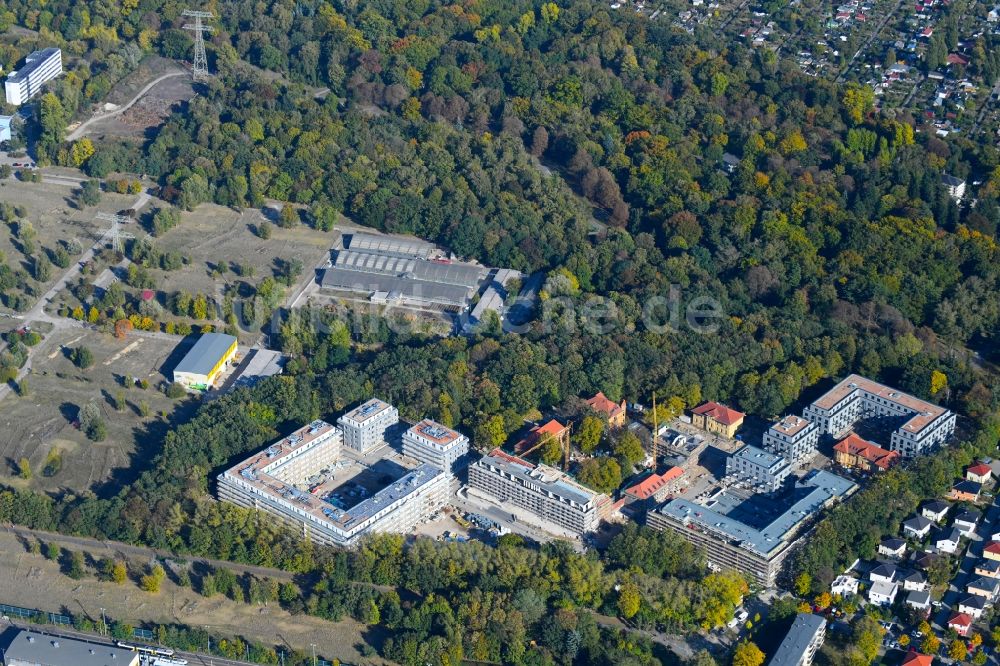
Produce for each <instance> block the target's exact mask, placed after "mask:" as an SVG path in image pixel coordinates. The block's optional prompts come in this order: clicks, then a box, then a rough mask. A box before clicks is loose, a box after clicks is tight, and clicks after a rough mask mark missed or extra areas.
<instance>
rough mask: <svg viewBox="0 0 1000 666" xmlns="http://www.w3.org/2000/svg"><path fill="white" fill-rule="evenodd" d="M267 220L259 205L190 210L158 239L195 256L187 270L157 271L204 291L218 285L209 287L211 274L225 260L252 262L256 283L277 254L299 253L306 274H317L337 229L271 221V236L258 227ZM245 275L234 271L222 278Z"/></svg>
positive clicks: (170, 281) (173, 286) (170, 283)
mask: <svg viewBox="0 0 1000 666" xmlns="http://www.w3.org/2000/svg"><path fill="white" fill-rule="evenodd" d="M264 221H265V218H264V216H263V215H262V213H261V212H260V211H259V210H257V209H246V210H244V211H243V212H242V213H238V212H236V211H235V210H233V209H231V208H224V207H222V206H216V205H214V204H205V205H202V206H199V207H198V208H197V209H195V210H194V211H192V212H189V213H184V214H183V216H182V218H181V222H180V224H178V225H177V226H176V227H174V228H173V229H171V230H170V231H168V232H166V233H165V234H164V235H163V236H162V237H159V238H157V239H155V241H154V242H155V244H156V247H157V248H159V249H161V250H165V251H177V252H180V253H181V254H182V255H184V256H185V257H188V258H189V259H190V260H191V261H190V263H189V264H187V265H186V266H185V267H184V268H182V269H181V270H177V271H171V272H169V273H164V272H162V271H157V272H156V275H157V277H158V278H161V279H160V280H159V282H160V283H161V284H162V285H163V286H162V287H161V288H162V289H165V290H170V291H177V290H180V291H187V292H202V293H209V292H210V291H215V287H214V286H212V288H211V289H209V286H210V285H211V282H210V281H209V277H210V274H211V273H212V271H213V270H214V268H215V266H216V265H217V264H218V263H220V262H222V263H225V264H226V265H227V269H232V267H233V266H234V265H235V264H240V265H243V266H249V267H251V269H252V270H253V277H250V278H247V281H248V282H253V283H257V282H260V280H261V279H263V278H264V277H266V276H268V275H271V273H272V271H273V269H274V267H275V260H276V259H285V260H290V259H298V260H299V261H301V262H302V266H303V276H304V275H305V274H306V273H309V274H310V275H312V269H313V268H314V267H315V265H316V264H317V263H318V262H319V261H320V260H322V259H323V258H324V257H325V256H326V254H327V252H328V251H329V249H330V245H331V243H332V242H333V238H334V235H333V234H332V233H326V232H322V231H316V230H314V229H312V228H310V227H307V226H305V225H301V224H299V225H297V226H295V227H294V228H292V229H282V228H281V227H279V226H277V225H276V224H274V223H273V222H271V223H270V224H271V237H270V238H269V239H267V240H263V239H261V238H259V237H257V236H256V235H255V233H254V230H255V229H256V228H257V226H258V225H259V224H261V223H262V222H264ZM239 279H240V278H238V277H237V276H236V275H234V274H233V273H232V272H231V271H230V272H228V273H227V274H225V275H223V277H222V278H221V281H222V282H225V281H229V282H233V281H236V280H239Z"/></svg>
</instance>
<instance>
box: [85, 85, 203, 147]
mask: <svg viewBox="0 0 1000 666" xmlns="http://www.w3.org/2000/svg"><path fill="white" fill-rule="evenodd" d="M186 75H187V72H169V73H167V74H163V75H162V76H158V77H157V78H155V79H153V80H152V81H150V82H149V83H147V84H146V86H145V87H144V88H143V89H142V90H140V91H139V92H138V93H137V94H136V96H135V97H133V98H132V99H131V101H129V103H128V104H126V105H125V106H121V107H118V108H117V109H115V110H114V111H110V112H108V113H102V114H101V115H99V116H94V117H93V118H91V119H90V120H86V121H84V122H83V123H82V124H81V125H80V126H79V127H77V128H76V129H74V130H73V131H72V132H70V133H69V134H67V135H66V140H67V141H76V140H77V139H79V138H80V137H81V136H83V135H84V134H85V133H86V130H87V126H88V125H90V124H91V123H95V122H97V121H98V120H107V119H108V118H113V117H115V116H117V115H119V114H122V113H125V112H126V111H128V110H129V109H131V108H132V105H133V104H135V103H136V102H138V101H139V100H140V99H141V98H142V96H143V95H145V94H146V93H148V92H149V91H150V90H151V89H152V88H153V87H154V86H156V85H157V84H159V83H160V81H164V80H166V79H170V78H173V77H175V76H186Z"/></svg>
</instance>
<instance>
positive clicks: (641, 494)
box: [625, 467, 684, 502]
mask: <svg viewBox="0 0 1000 666" xmlns="http://www.w3.org/2000/svg"><path fill="white" fill-rule="evenodd" d="M683 476H684V470H683V469H681V468H680V467H671V468H670V469H668V470H667V471H666V472H664V473H663V474H650V475H649V476H647V477H646V478H645V479H643V480H642V481H640V482H639V483H637V484H635V485H634V486H632V487H630V488H626V489H625V497H626V498H627V499H628V501H629V502H636V501H645V500H648V499H649V498H650V497H652V498H654V499H656V500H660V499H661V498H664V497H666V496H667V495H671V494H674V493H676V492H677V490H678V489H679V482H680V479H681V477H683Z"/></svg>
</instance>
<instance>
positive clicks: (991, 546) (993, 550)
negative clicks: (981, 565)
mask: <svg viewBox="0 0 1000 666" xmlns="http://www.w3.org/2000/svg"><path fill="white" fill-rule="evenodd" d="M994 536H995V535H994ZM983 557H985V558H986V559H988V560H993V561H994V562H1000V541H990V542H989V543H988V544H986V547H985V548H983Z"/></svg>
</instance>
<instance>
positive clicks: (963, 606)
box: [958, 594, 986, 620]
mask: <svg viewBox="0 0 1000 666" xmlns="http://www.w3.org/2000/svg"><path fill="white" fill-rule="evenodd" d="M985 610H986V599H985V598H984V597H981V596H979V595H978V594H970V595H969V596H967V597H966V598H965V599H962V600H961V601H959V602H958V612H959V613H966V614H968V615H971V616H972V617H973V618H974V619H976V620H978V619H979V618H980V617H982V616H983V611H985Z"/></svg>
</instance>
